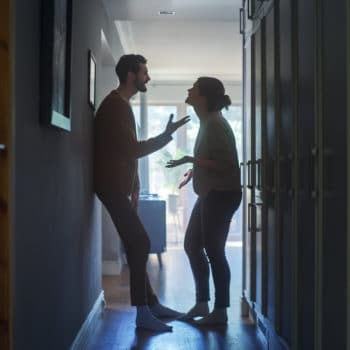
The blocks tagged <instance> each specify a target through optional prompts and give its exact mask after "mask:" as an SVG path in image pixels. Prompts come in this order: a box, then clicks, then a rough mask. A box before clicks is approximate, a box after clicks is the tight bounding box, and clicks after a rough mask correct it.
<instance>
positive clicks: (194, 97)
mask: <svg viewBox="0 0 350 350" xmlns="http://www.w3.org/2000/svg"><path fill="white" fill-rule="evenodd" d="M187 93H188V95H187V98H186V101H185V102H186V103H187V104H189V105H191V106H198V105H199V104H201V103H203V98H204V97H203V96H201V95H200V94H199V87H198V82H197V81H196V82H195V83H194V84H193V86H192V87H191V88H190V89H188V90H187Z"/></svg>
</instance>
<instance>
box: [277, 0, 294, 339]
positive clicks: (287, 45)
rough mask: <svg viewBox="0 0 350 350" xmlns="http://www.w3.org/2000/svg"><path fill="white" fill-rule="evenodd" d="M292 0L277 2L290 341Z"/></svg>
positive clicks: (287, 335) (285, 331) (284, 292)
mask: <svg viewBox="0 0 350 350" xmlns="http://www.w3.org/2000/svg"><path fill="white" fill-rule="evenodd" d="M291 1H292V0H281V1H280V2H279V38H278V40H279V54H280V56H279V57H280V62H279V69H280V71H279V78H280V79H279V80H280V83H279V92H280V95H279V99H280V128H279V133H280V135H279V159H278V161H279V162H278V163H279V164H278V167H279V169H278V171H279V174H280V191H279V204H280V213H279V214H280V215H279V223H278V225H279V227H278V230H279V232H280V248H281V249H280V257H279V260H280V264H279V265H280V273H281V278H280V300H279V301H280V327H279V332H280V335H281V337H282V338H283V339H284V340H285V342H286V343H287V344H291V313H292V308H291V305H292V288H293V285H292V271H293V270H292V244H293V239H294V237H293V236H292V234H293V224H294V222H293V211H292V208H293V195H294V193H293V191H294V188H293V186H292V171H293V162H294V156H295V155H294V154H293V149H294V145H293V127H294V121H293V116H294V114H293V103H294V100H293V81H294V76H293V54H294V51H293V43H292V6H291Z"/></svg>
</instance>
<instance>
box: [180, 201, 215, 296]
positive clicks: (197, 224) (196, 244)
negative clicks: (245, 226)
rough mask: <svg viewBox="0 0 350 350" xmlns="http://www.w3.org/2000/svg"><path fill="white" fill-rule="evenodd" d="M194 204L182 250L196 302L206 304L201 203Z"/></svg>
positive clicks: (207, 283) (207, 294)
mask: <svg viewBox="0 0 350 350" xmlns="http://www.w3.org/2000/svg"><path fill="white" fill-rule="evenodd" d="M200 202H201V201H200V199H198V200H197V202H196V203H195V205H194V207H193V210H192V213H191V217H190V220H189V223H188V226H187V229H186V234H185V243H184V248H185V252H186V254H187V256H188V258H189V261H190V265H191V269H192V273H193V278H194V282H195V288H196V302H207V301H208V300H209V299H210V296H209V264H208V259H207V257H206V255H205V252H204V245H203V240H202V231H201V229H202V228H201V203H200Z"/></svg>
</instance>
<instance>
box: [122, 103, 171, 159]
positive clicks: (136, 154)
mask: <svg viewBox="0 0 350 350" xmlns="http://www.w3.org/2000/svg"><path fill="white" fill-rule="evenodd" d="M118 137H119V145H120V147H122V148H123V150H124V152H125V155H126V156H127V157H128V158H129V159H138V158H142V157H145V156H147V155H149V154H151V153H153V152H155V151H158V150H159V149H161V148H163V147H164V146H165V145H166V144H168V143H169V142H170V141H171V140H172V139H173V138H172V136H171V135H168V134H166V133H165V132H164V133H161V134H159V135H158V136H155V137H152V138H149V139H148V140H142V141H138V140H137V137H136V130H135V122H134V117H133V114H132V112H131V110H130V111H129V113H128V114H127V118H125V119H124V120H123V121H122V122H121V123H120V130H119V132H118Z"/></svg>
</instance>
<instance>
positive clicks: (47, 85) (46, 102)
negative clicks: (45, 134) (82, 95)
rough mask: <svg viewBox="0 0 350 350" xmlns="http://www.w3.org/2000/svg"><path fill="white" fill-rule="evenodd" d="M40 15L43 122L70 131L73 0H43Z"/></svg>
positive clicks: (41, 111) (41, 110)
mask: <svg viewBox="0 0 350 350" xmlns="http://www.w3.org/2000/svg"><path fill="white" fill-rule="evenodd" d="M40 15H41V38H40V121H41V122H42V123H43V124H46V125H51V126H54V127H57V128H60V129H64V130H67V131H70V130H71V111H70V79H71V38H72V35H71V34H72V0H51V1H47V0H42V1H41V13H40Z"/></svg>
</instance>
